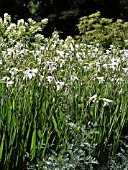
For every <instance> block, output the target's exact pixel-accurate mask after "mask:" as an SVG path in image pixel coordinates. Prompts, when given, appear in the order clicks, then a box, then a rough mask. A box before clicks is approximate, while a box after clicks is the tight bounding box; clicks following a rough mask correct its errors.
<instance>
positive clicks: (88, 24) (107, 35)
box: [77, 12, 128, 49]
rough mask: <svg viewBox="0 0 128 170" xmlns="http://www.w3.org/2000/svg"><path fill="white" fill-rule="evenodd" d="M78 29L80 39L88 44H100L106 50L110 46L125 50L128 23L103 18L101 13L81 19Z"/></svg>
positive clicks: (127, 37)
mask: <svg viewBox="0 0 128 170" xmlns="http://www.w3.org/2000/svg"><path fill="white" fill-rule="evenodd" d="M78 29H79V32H80V36H77V38H78V39H82V41H83V42H85V43H86V44H96V43H98V44H100V45H101V46H102V47H103V48H106V49H107V48H109V47H110V45H114V46H116V47H119V48H124V46H125V40H127V39H128V22H124V21H123V20H121V19H117V20H116V21H115V22H114V21H113V20H112V19H108V18H101V13H100V12H97V13H94V14H91V15H89V16H84V17H82V18H80V22H79V24H78Z"/></svg>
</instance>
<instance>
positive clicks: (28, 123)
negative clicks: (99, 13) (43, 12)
mask: <svg viewBox="0 0 128 170" xmlns="http://www.w3.org/2000/svg"><path fill="white" fill-rule="evenodd" d="M46 23H47V19H44V20H42V22H39V23H36V22H35V21H33V20H32V19H29V20H28V22H24V21H23V20H19V21H18V22H17V24H13V23H11V21H10V16H9V15H7V14H6V15H5V18H4V20H2V19H0V30H1V35H2V36H1V39H0V91H1V94H0V102H1V110H0V116H1V119H0V161H1V167H4V168H5V169H13V168H15V167H17V169H18V168H19V167H20V168H21V166H22V169H23V168H25V167H27V168H28V169H29V168H31V166H32V167H33V168H38V169H55V168H59V169H72V168H74V169H78V168H79V169H84V170H85V169H93V167H94V166H96V165H98V164H100V163H104V162H105V161H106V162H107V161H108V158H109V156H115V155H116V153H117V150H118V149H119V148H120V138H121V137H122V135H125V134H126V133H127V128H126V127H127V125H128V119H127V114H128V112H127V111H128V100H127V97H128V91H127V86H128V78H127V77H128V50H126V49H122V50H118V49H117V48H116V47H114V46H113V45H111V46H110V48H109V49H107V50H106V51H105V52H104V51H103V50H102V49H101V48H99V46H98V45H96V46H93V45H87V44H85V43H83V42H80V43H76V41H75V40H74V39H73V38H72V37H71V36H68V37H67V38H66V39H65V40H61V39H60V38H59V35H58V32H57V31H55V32H53V34H52V36H51V38H44V36H43V35H42V34H39V31H41V30H42V26H43V27H44V26H45V24H46ZM42 24H43V25H42ZM104 154H106V155H105V157H104ZM102 158H105V159H102ZM14 160H15V161H14Z"/></svg>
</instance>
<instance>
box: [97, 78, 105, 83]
mask: <svg viewBox="0 0 128 170" xmlns="http://www.w3.org/2000/svg"><path fill="white" fill-rule="evenodd" d="M97 79H98V81H99V84H102V83H103V82H104V81H105V80H104V77H97Z"/></svg>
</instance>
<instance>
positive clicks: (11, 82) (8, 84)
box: [6, 80, 14, 87]
mask: <svg viewBox="0 0 128 170" xmlns="http://www.w3.org/2000/svg"><path fill="white" fill-rule="evenodd" d="M12 84H14V82H13V81H12V80H11V81H7V83H6V85H7V87H10V86H11V85H12Z"/></svg>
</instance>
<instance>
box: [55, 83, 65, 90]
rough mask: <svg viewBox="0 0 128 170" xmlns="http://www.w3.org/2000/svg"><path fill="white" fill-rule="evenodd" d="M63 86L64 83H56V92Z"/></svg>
mask: <svg viewBox="0 0 128 170" xmlns="http://www.w3.org/2000/svg"><path fill="white" fill-rule="evenodd" d="M63 85H64V82H59V81H57V82H56V87H57V91H58V90H60V89H61V88H62V87H63Z"/></svg>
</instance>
